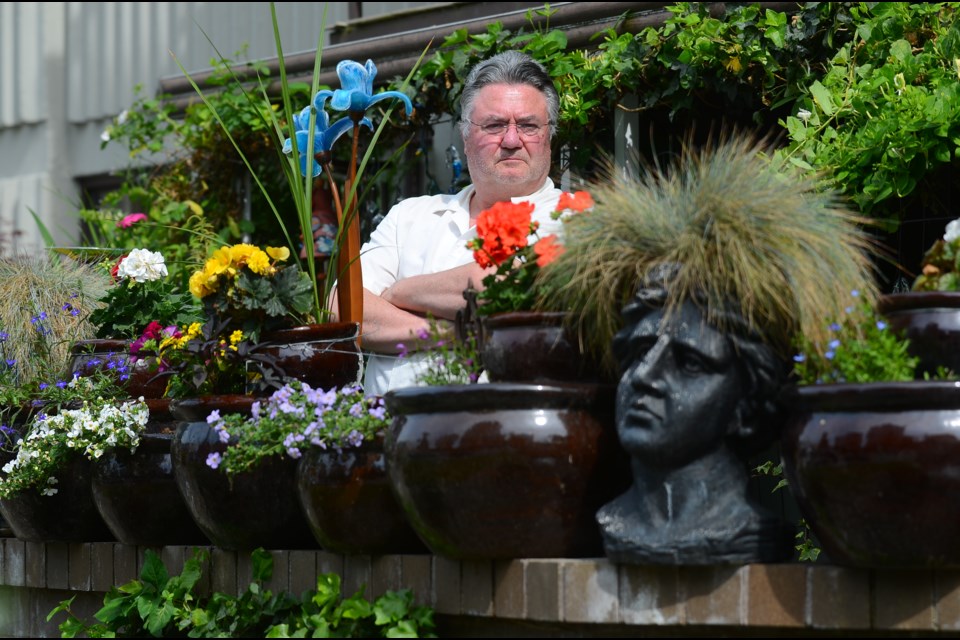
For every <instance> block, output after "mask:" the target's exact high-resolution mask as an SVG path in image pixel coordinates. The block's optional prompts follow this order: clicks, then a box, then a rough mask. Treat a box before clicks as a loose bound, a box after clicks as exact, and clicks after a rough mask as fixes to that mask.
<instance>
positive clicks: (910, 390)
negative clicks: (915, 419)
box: [781, 380, 960, 412]
mask: <svg viewBox="0 0 960 640" xmlns="http://www.w3.org/2000/svg"><path fill="white" fill-rule="evenodd" d="M781 400H782V401H783V403H784V405H785V406H786V407H787V408H790V409H794V410H797V409H806V410H818V411H835V410H845V411H849V410H857V411H869V412H874V411H884V410H897V411H904V410H908V409H910V410H923V409H960V380H910V381H906V382H850V383H834V384H810V385H792V386H790V387H787V388H786V389H784V391H783V393H782V394H781Z"/></svg>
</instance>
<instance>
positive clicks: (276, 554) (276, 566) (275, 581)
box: [263, 551, 290, 594]
mask: <svg viewBox="0 0 960 640" xmlns="http://www.w3.org/2000/svg"><path fill="white" fill-rule="evenodd" d="M267 553H269V554H270V556H271V557H272V558H273V575H272V576H271V578H270V579H269V580H267V581H266V582H265V583H264V585H263V586H264V588H265V589H269V590H270V591H272V592H273V593H275V594H277V593H281V592H283V591H290V552H289V551H268V552H267Z"/></svg>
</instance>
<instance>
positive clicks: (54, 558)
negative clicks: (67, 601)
mask: <svg viewBox="0 0 960 640" xmlns="http://www.w3.org/2000/svg"><path fill="white" fill-rule="evenodd" d="M44 551H45V553H46V562H45V563H44V564H45V565H46V566H45V573H46V578H45V582H46V586H47V588H48V589H66V588H67V587H68V586H69V584H70V551H69V548H68V546H67V543H66V542H48V543H47V544H46V549H45V550H44Z"/></svg>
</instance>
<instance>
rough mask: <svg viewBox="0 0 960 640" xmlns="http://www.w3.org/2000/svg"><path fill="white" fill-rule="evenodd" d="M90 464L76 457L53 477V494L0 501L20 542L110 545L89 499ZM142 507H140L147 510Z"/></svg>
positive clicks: (23, 495) (106, 530)
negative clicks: (55, 485)
mask: <svg viewBox="0 0 960 640" xmlns="http://www.w3.org/2000/svg"><path fill="white" fill-rule="evenodd" d="M92 476H93V464H92V463H91V462H90V460H88V459H87V458H85V457H83V456H82V455H80V454H77V456H76V457H75V458H74V459H73V460H72V461H71V462H70V463H69V464H68V465H67V466H66V468H64V469H63V470H61V472H60V473H58V474H57V479H58V480H59V482H58V484H57V493H55V494H54V495H52V496H45V495H42V494H41V493H40V492H39V491H37V490H35V489H29V490H27V491H23V492H21V493H19V494H17V495H16V496H13V497H12V498H6V499H3V500H0V513H2V514H3V517H4V519H5V520H6V521H7V523H8V524H9V525H10V528H11V529H12V530H13V534H14V535H15V536H16V537H17V538H19V539H20V540H26V541H28V542H114V541H115V538H114V536H113V534H112V533H111V532H110V529H109V528H108V527H107V525H106V523H105V522H104V521H103V518H102V517H101V516H100V512H99V511H97V507H96V505H95V503H94V500H93V492H92V490H91V486H90V485H91V478H92ZM147 507H148V505H146V504H143V505H141V508H147Z"/></svg>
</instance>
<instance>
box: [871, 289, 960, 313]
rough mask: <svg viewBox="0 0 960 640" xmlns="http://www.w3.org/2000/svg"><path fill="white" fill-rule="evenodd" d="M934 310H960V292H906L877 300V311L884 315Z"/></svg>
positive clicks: (891, 294)
mask: <svg viewBox="0 0 960 640" xmlns="http://www.w3.org/2000/svg"><path fill="white" fill-rule="evenodd" d="M934 308H943V309H960V291H905V292H903V293H888V294H885V295H882V296H880V298H879V299H878V300H877V310H878V311H879V312H880V313H883V314H886V313H895V312H898V311H911V310H914V309H934Z"/></svg>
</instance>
